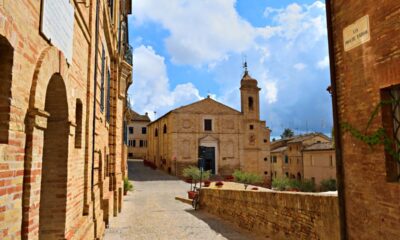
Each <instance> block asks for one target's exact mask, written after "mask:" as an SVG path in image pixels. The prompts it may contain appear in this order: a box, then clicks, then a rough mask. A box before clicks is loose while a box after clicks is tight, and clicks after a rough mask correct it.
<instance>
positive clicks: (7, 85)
mask: <svg viewBox="0 0 400 240" xmlns="http://www.w3.org/2000/svg"><path fill="white" fill-rule="evenodd" d="M0 52H1V57H0V109H1V111H0V143H8V137H9V136H8V134H9V133H8V131H9V127H10V106H11V80H12V68H13V60H14V49H13V47H12V46H11V44H10V43H9V42H8V41H7V39H6V38H4V37H2V36H0Z"/></svg>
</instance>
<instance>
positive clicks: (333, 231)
mask: <svg viewBox="0 0 400 240" xmlns="http://www.w3.org/2000/svg"><path fill="white" fill-rule="evenodd" d="M200 196H201V197H200V201H201V202H200V207H201V209H204V210H205V211H207V212H209V213H212V214H214V215H217V216H219V217H222V218H223V219H225V220H227V221H230V222H232V223H234V224H236V225H237V226H239V227H242V228H245V229H247V230H249V231H252V232H254V233H257V234H259V235H261V236H264V237H269V238H271V239H285V240H286V239H296V240H297V239H324V240H325V239H326V240H329V239H339V209H338V204H337V202H338V201H337V197H336V196H322V195H316V194H304V193H284V192H261V191H260V192H258V191H240V190H223V189H204V188H203V189H202V190H201V195H200Z"/></svg>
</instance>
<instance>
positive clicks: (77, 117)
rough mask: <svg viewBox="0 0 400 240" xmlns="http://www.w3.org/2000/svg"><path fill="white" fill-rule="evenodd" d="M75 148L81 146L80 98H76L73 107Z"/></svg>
mask: <svg viewBox="0 0 400 240" xmlns="http://www.w3.org/2000/svg"><path fill="white" fill-rule="evenodd" d="M75 124H76V127H75V148H81V147H82V102H81V100H79V99H77V100H76V107H75Z"/></svg>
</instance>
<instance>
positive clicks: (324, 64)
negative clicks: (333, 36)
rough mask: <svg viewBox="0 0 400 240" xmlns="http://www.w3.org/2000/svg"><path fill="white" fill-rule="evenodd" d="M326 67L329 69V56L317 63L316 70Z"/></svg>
mask: <svg viewBox="0 0 400 240" xmlns="http://www.w3.org/2000/svg"><path fill="white" fill-rule="evenodd" d="M327 67H329V56H325V58H324V59H322V60H321V61H319V62H318V63H317V68H319V69H325V68H327Z"/></svg>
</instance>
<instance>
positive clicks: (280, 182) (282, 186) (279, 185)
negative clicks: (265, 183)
mask: <svg viewBox="0 0 400 240" xmlns="http://www.w3.org/2000/svg"><path fill="white" fill-rule="evenodd" d="M289 186H290V179H289V178H287V177H283V178H274V179H273V180H272V187H273V188H275V189H278V190H279V191H284V190H287V189H289Z"/></svg>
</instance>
